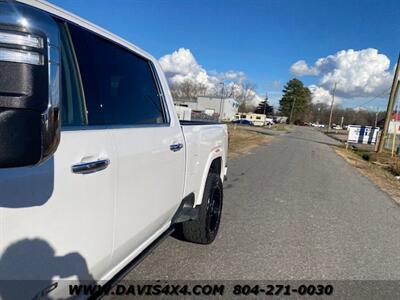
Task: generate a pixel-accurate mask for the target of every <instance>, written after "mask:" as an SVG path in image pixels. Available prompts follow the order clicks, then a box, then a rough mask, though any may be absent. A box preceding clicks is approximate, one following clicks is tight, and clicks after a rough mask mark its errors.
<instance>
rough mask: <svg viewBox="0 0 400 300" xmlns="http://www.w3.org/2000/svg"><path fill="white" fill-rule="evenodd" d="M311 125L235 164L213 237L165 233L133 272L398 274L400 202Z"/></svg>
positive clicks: (149, 275) (192, 275)
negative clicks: (195, 239)
mask: <svg viewBox="0 0 400 300" xmlns="http://www.w3.org/2000/svg"><path fill="white" fill-rule="evenodd" d="M333 143H335V141H334V140H332V139H329V138H328V137H326V136H324V135H323V134H322V133H319V132H317V131H315V130H312V129H310V128H295V129H294V131H293V132H292V133H289V134H286V135H284V136H279V137H276V138H275V139H274V140H273V141H272V142H271V143H270V144H267V145H266V146H262V147H260V148H258V149H257V150H255V151H254V152H253V153H252V154H249V155H245V156H241V157H238V158H235V159H233V160H231V161H230V162H229V181H228V182H226V183H225V203H224V211H223V219H222V225H221V229H220V234H219V236H218V238H217V240H216V241H215V242H214V244H212V245H209V246H202V245H195V244H190V243H185V242H182V241H179V240H176V239H174V238H172V237H170V238H168V239H167V240H166V241H165V242H164V243H163V244H162V245H161V246H160V247H158V248H157V249H156V250H155V251H154V252H153V253H152V254H151V255H150V256H149V257H147V258H146V259H145V260H144V261H143V262H142V263H141V264H140V265H139V266H138V267H137V268H136V269H135V270H133V271H132V272H131V273H130V274H129V275H128V278H127V279H135V280H141V279H150V280H155V279H169V280H173V279H219V280H223V279H281V280H283V279H400V207H399V206H398V205H397V204H395V203H394V202H393V201H392V200H391V199H390V198H389V197H388V196H387V195H386V194H385V193H383V192H381V191H380V190H379V189H378V188H376V187H375V186H374V185H373V184H372V183H371V182H370V181H369V180H368V179H367V178H365V177H363V176H362V175H361V174H360V173H359V172H358V171H357V170H355V169H353V168H352V167H351V166H349V165H348V164H347V163H346V162H345V161H344V160H343V159H342V158H340V157H339V156H337V155H336V153H335V152H334V151H333V150H332V149H331V148H330V146H329V144H333Z"/></svg>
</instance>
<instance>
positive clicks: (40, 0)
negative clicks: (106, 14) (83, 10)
mask: <svg viewBox="0 0 400 300" xmlns="http://www.w3.org/2000/svg"><path fill="white" fill-rule="evenodd" d="M0 1H2V0H0ZM16 2H19V3H23V4H26V5H30V6H32V7H35V8H37V9H40V10H42V11H45V12H48V13H50V14H51V15H53V16H56V17H59V18H61V19H64V20H67V21H70V22H72V23H75V24H77V25H79V26H81V27H83V28H86V29H88V30H90V31H92V32H94V33H96V34H98V35H100V36H102V37H104V38H106V39H108V40H111V41H113V42H115V43H117V44H119V45H121V46H123V47H126V48H128V49H130V50H132V51H134V52H136V53H138V54H140V55H142V56H143V57H145V58H147V59H149V60H151V61H153V62H156V63H158V61H157V59H155V58H154V57H153V56H152V55H151V54H149V53H148V52H146V51H145V50H143V49H141V48H140V47H138V46H136V45H134V44H132V43H130V42H128V41H127V40H125V39H123V38H121V37H119V36H117V35H115V34H113V33H111V32H110V31H108V30H106V29H104V28H101V27H100V26H97V25H95V24H93V23H92V22H90V21H88V20H86V19H84V18H81V17H79V16H77V15H75V14H73V13H71V12H68V11H66V10H65V9H63V8H61V7H58V6H56V5H54V4H51V3H49V2H47V1H44V0H16Z"/></svg>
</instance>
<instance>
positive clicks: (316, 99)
mask: <svg viewBox="0 0 400 300" xmlns="http://www.w3.org/2000/svg"><path fill="white" fill-rule="evenodd" d="M308 88H309V89H310V91H311V93H312V96H311V97H312V98H311V99H312V102H313V103H315V104H316V103H324V104H329V105H330V104H331V101H332V94H331V92H330V91H328V90H326V89H324V88H323V87H320V86H317V85H315V84H312V85H310V86H309V87H308ZM340 103H342V98H340V97H338V96H335V105H336V104H340Z"/></svg>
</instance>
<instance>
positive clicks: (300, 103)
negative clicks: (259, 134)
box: [279, 78, 311, 123]
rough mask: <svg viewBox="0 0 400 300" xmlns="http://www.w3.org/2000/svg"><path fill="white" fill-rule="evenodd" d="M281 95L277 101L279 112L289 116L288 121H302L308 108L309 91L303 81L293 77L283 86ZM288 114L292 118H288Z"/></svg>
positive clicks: (309, 101) (309, 102)
mask: <svg viewBox="0 0 400 300" xmlns="http://www.w3.org/2000/svg"><path fill="white" fill-rule="evenodd" d="M282 92H283V96H282V99H281V100H280V101H279V110H280V112H281V113H282V114H283V115H285V116H287V117H289V122H290V123H293V121H295V120H300V121H303V120H304V119H305V117H306V114H307V112H308V110H309V108H310V104H311V92H310V90H309V89H308V88H307V87H305V86H304V84H303V82H301V81H300V80H298V79H296V78H293V79H291V80H289V81H288V83H287V84H286V85H285V87H284V88H283V91H282ZM290 116H291V117H292V120H290Z"/></svg>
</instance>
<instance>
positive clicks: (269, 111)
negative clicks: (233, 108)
mask: <svg viewBox="0 0 400 300" xmlns="http://www.w3.org/2000/svg"><path fill="white" fill-rule="evenodd" d="M254 112H255V113H256V114H262V115H266V116H271V115H273V113H274V107H273V106H272V105H269V104H268V95H266V96H265V100H264V101H261V102H260V103H259V104H258V106H257V107H256V109H255V111H254Z"/></svg>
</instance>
